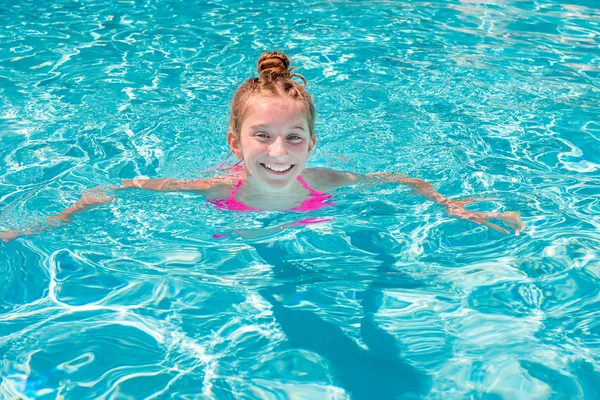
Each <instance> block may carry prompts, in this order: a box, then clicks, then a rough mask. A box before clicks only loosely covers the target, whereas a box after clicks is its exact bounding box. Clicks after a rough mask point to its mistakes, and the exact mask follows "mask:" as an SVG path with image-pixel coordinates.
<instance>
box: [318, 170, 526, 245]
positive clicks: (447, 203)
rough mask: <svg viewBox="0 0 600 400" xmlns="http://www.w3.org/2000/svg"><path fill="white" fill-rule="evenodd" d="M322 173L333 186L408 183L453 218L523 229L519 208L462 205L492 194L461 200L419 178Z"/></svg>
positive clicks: (501, 230) (517, 229) (519, 230)
mask: <svg viewBox="0 0 600 400" xmlns="http://www.w3.org/2000/svg"><path fill="white" fill-rule="evenodd" d="M324 173H326V174H329V175H330V176H328V179H330V182H333V183H332V186H333V187H332V188H336V187H342V186H349V185H354V184H356V183H366V184H367V185H368V186H372V185H379V184H382V183H387V182H397V183H401V184H403V185H407V186H410V187H411V188H413V191H414V192H415V193H417V194H420V195H422V196H423V197H425V198H427V199H429V200H431V201H433V202H435V203H438V204H440V205H442V206H444V207H445V208H446V213H447V214H448V215H449V216H451V217H455V218H459V219H464V220H468V221H472V222H475V223H478V224H481V225H485V226H487V227H488V228H490V229H493V230H495V231H497V232H502V233H506V234H508V233H509V231H508V230H507V229H505V228H503V227H501V226H499V225H496V224H493V223H491V222H489V220H490V219H497V220H500V221H502V222H503V223H504V224H505V225H507V226H508V227H509V228H510V229H512V230H514V231H515V235H517V236H519V234H520V233H521V232H522V231H523V230H525V224H523V222H522V221H521V216H520V215H519V213H518V212H514V211H509V212H504V213H497V212H480V211H470V210H467V209H466V208H465V206H466V205H467V204H469V203H474V202H477V201H488V200H498V199H492V198H468V199H462V200H452V199H449V198H447V197H445V196H443V195H441V194H440V193H438V192H437V191H436V190H435V188H434V187H433V185H432V184H431V183H429V182H426V181H424V180H421V179H415V178H408V177H405V176H403V175H400V174H394V173H387V172H384V173H375V174H366V175H360V174H353V173H349V172H337V171H331V170H327V171H325V172H324Z"/></svg>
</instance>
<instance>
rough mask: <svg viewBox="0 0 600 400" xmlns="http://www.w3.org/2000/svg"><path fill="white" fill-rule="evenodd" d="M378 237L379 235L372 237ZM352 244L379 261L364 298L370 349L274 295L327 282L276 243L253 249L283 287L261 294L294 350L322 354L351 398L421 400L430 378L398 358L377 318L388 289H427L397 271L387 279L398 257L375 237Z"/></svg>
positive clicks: (358, 236)
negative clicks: (295, 261) (292, 260)
mask: <svg viewBox="0 0 600 400" xmlns="http://www.w3.org/2000/svg"><path fill="white" fill-rule="evenodd" d="M374 235H375V236H374ZM349 236H350V240H351V243H352V244H353V245H356V246H357V247H359V248H361V249H363V250H366V251H369V252H371V253H373V254H374V258H375V259H377V260H378V261H380V265H379V267H378V270H377V273H376V275H375V276H374V277H373V279H372V283H371V284H370V285H369V287H368V288H367V289H366V290H365V291H364V292H363V293H362V294H361V297H362V301H361V305H362V307H363V313H364V316H363V318H362V319H361V334H362V337H363V342H364V343H365V344H366V346H367V347H368V348H367V349H365V348H363V347H361V346H360V345H358V344H357V343H356V342H355V341H354V340H352V339H351V338H349V337H348V336H346V334H345V333H344V332H343V330H342V329H341V328H340V327H339V326H337V325H335V324H334V323H332V322H328V321H325V320H323V319H322V318H320V317H319V316H318V315H317V314H315V313H313V312H311V311H307V310H300V309H296V308H290V307H286V306H285V305H283V304H282V303H281V302H279V301H278V300H277V299H276V297H275V295H277V294H280V295H283V294H290V293H294V292H295V291H296V285H298V284H306V283H308V282H320V281H325V280H326V276H324V274H322V273H316V272H314V271H309V270H307V269H306V268H303V267H301V266H298V265H295V264H293V263H290V262H288V261H286V260H285V257H282V254H283V255H285V249H283V248H281V247H279V246H275V247H273V244H271V245H270V246H267V245H265V244H255V245H254V246H255V249H256V251H257V252H258V254H259V255H260V256H261V257H262V258H263V259H264V260H265V261H266V262H268V263H269V264H270V265H272V266H273V274H274V276H275V278H276V279H280V280H284V281H285V282H287V283H285V284H283V285H280V286H277V287H271V288H267V289H263V290H261V291H260V294H261V295H262V296H263V297H264V298H265V300H267V301H268V302H269V303H270V304H271V305H272V311H273V316H274V318H275V320H276V321H277V323H278V324H279V325H280V327H281V329H282V331H283V332H284V333H285V335H286V338H287V339H288V341H289V343H290V345H291V346H293V347H297V348H302V349H306V350H309V351H312V352H314V353H317V354H319V355H320V356H321V357H322V358H324V359H326V360H327V361H328V362H329V365H330V366H331V368H332V372H333V375H334V378H335V379H336V381H337V383H338V384H339V385H340V386H341V387H342V388H344V389H345V390H346V391H347V392H348V393H349V394H350V395H351V398H353V399H357V400H361V399H374V398H376V399H398V398H403V399H405V398H420V397H423V396H424V395H425V394H426V393H427V392H428V391H429V388H430V385H431V382H430V381H431V379H430V378H429V376H427V375H426V374H425V373H423V372H422V371H420V370H418V369H417V368H415V367H414V366H412V365H410V364H409V363H407V362H406V361H404V360H403V359H402V358H401V357H400V356H399V349H398V343H397V340H396V339H395V338H394V337H393V336H392V335H390V334H389V333H387V332H386V331H385V330H383V329H382V328H380V327H379V326H378V325H377V323H376V321H375V318H374V316H375V313H376V312H377V311H378V309H379V307H380V305H381V299H382V298H383V293H382V290H383V289H386V288H394V287H403V288H407V287H408V288H414V287H420V286H423V283H421V282H417V281H415V280H413V279H412V278H410V277H407V276H405V275H402V274H399V273H398V272H397V271H394V275H393V279H389V278H388V277H387V276H385V275H386V274H387V273H388V272H391V271H392V266H393V265H394V263H395V259H394V257H392V256H391V255H389V254H387V252H385V251H384V250H385V247H382V246H380V243H378V239H377V236H376V233H374V232H371V231H359V232H354V233H352V234H349Z"/></svg>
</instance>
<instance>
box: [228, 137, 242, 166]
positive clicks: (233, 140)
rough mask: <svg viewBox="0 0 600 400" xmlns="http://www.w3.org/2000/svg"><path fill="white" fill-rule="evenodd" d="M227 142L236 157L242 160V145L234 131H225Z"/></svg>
mask: <svg viewBox="0 0 600 400" xmlns="http://www.w3.org/2000/svg"><path fill="white" fill-rule="evenodd" d="M227 143H228V144H229V148H230V149H231V151H232V153H233V154H234V155H235V156H236V158H237V159H238V160H240V161H242V145H241V143H240V141H239V139H238V137H237V135H236V134H235V132H234V131H229V132H227Z"/></svg>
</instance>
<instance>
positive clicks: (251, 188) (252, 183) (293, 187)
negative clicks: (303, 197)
mask: <svg viewBox="0 0 600 400" xmlns="http://www.w3.org/2000/svg"><path fill="white" fill-rule="evenodd" d="M242 186H243V187H244V191H245V192H246V194H247V195H250V196H265V195H269V196H283V197H287V196H289V195H290V194H292V193H297V192H299V191H302V190H303V187H302V184H300V182H299V181H298V178H297V177H296V178H294V180H293V181H291V182H290V183H289V184H288V185H287V186H284V187H282V188H276V189H274V188H271V187H268V186H266V185H264V184H262V183H261V182H259V181H258V180H257V179H256V178H254V177H252V176H248V175H246V179H244V182H243V184H242Z"/></svg>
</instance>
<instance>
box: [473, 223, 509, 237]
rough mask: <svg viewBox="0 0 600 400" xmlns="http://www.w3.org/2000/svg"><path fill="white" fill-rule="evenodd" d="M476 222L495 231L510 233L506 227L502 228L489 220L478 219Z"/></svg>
mask: <svg viewBox="0 0 600 400" xmlns="http://www.w3.org/2000/svg"><path fill="white" fill-rule="evenodd" d="M477 222H479V223H480V224H482V225H485V226H487V227H488V228H490V229H493V230H495V231H496V232H500V233H504V234H505V235H508V234H509V233H510V232H509V231H507V230H506V229H504V228H502V227H500V226H498V225H496V224H492V223H491V222H488V221H484V220H480V221H477Z"/></svg>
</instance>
